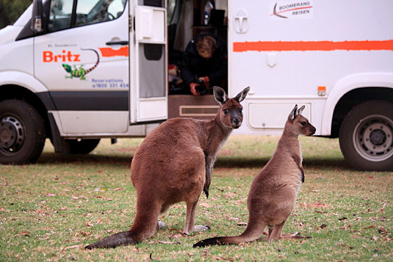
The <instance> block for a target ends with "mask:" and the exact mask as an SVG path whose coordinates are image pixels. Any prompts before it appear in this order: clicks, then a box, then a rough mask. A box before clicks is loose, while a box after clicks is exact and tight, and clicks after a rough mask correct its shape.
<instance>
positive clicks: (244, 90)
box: [233, 86, 250, 103]
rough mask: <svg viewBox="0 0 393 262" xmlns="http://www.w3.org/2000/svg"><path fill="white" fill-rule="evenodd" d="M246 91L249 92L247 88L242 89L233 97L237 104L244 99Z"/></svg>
mask: <svg viewBox="0 0 393 262" xmlns="http://www.w3.org/2000/svg"><path fill="white" fill-rule="evenodd" d="M248 91H250V87H249V86H247V87H246V88H244V89H243V91H241V92H240V93H239V94H237V96H235V97H234V98H233V99H235V100H236V101H237V102H239V103H240V102H241V101H243V100H244V99H245V98H246V96H247V94H248Z"/></svg>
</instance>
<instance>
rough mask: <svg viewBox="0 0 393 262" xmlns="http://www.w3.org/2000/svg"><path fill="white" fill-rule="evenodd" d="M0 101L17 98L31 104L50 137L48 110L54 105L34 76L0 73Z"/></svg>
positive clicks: (52, 108)
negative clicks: (41, 119) (43, 122)
mask: <svg viewBox="0 0 393 262" xmlns="http://www.w3.org/2000/svg"><path fill="white" fill-rule="evenodd" d="M0 94H1V95H0V101H4V100H8V99H19V100H23V101H26V102H28V103H29V104H31V105H32V106H33V107H34V108H35V109H36V110H37V111H38V112H39V114H40V115H41V117H42V118H43V119H44V121H45V129H46V130H47V135H48V138H52V132H51V126H50V122H49V121H50V120H49V117H48V111H49V110H54V109H55V106H54V104H53V101H52V99H51V98H50V95H49V92H48V90H47V89H46V87H45V86H44V85H42V83H40V82H39V81H38V80H37V79H35V78H34V77H32V76H30V75H28V74H25V73H20V72H8V73H7V72H2V73H0Z"/></svg>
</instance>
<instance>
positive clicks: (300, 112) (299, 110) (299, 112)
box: [297, 105, 306, 115]
mask: <svg viewBox="0 0 393 262" xmlns="http://www.w3.org/2000/svg"><path fill="white" fill-rule="evenodd" d="M304 108H306V106H305V105H303V106H302V107H301V108H299V109H298V110H297V114H298V115H301V114H302V112H303V110H304Z"/></svg>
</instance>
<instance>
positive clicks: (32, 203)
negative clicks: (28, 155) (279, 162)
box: [0, 136, 393, 261]
mask: <svg viewBox="0 0 393 262" xmlns="http://www.w3.org/2000/svg"><path fill="white" fill-rule="evenodd" d="M141 141H142V140H141V139H127V140H119V143H118V144H117V145H114V146H110V145H109V141H107V140H104V141H102V142H101V143H100V145H99V146H98V147H97V149H96V150H95V151H94V152H93V153H92V154H90V155H87V156H61V155H55V154H53V153H52V152H53V149H52V148H51V146H50V145H47V146H46V148H45V152H44V154H43V155H42V157H41V158H40V159H39V162H38V163H37V164H35V165H28V166H0V196H1V204H0V261H59V260H61V261H67V260H79V261H90V260H94V261H109V260H110V261H149V260H151V259H153V260H161V261H201V260H205V261H216V260H229V261H253V260H255V261H263V260H266V261H271V260H273V261H275V260H289V261H321V260H322V261H345V260H349V261H363V260H382V261H389V260H391V257H392V255H393V251H392V250H393V239H392V231H393V222H392V215H393V208H392V200H393V181H392V180H393V174H392V173H391V172H380V173H376V172H360V171H355V170H352V169H351V168H350V166H348V165H347V163H346V162H345V161H344V159H343V157H342V155H341V153H340V151H339V147H338V141H337V140H328V139H321V138H314V137H311V138H304V137H302V138H301V141H302V148H303V157H304V166H305V172H306V181H305V183H304V185H303V187H302V190H301V192H300V194H299V197H298V201H297V204H296V208H295V212H294V213H293V215H292V216H291V217H290V218H289V220H288V222H287V224H286V226H285V228H284V231H285V232H296V231H298V232H300V233H301V234H302V235H307V236H311V237H312V239H308V240H303V241H277V242H274V243H267V242H266V241H264V240H263V239H261V240H259V241H256V242H254V243H246V244H243V245H240V246H215V247H209V248H201V249H193V248H192V244H194V243H195V242H197V241H199V240H201V239H204V238H207V237H211V236H216V235H237V234H240V233H241V232H242V231H243V230H244V226H242V222H247V218H248V212H247V208H246V198H247V193H248V190H249V186H250V183H251V181H252V178H253V176H254V175H255V174H257V172H258V171H259V170H260V169H261V168H262V167H263V165H264V164H265V163H266V162H267V161H268V159H269V157H270V156H271V154H272V153H273V151H274V150H275V147H276V145H277V141H278V137H267V136H232V137H231V138H230V139H229V140H228V142H227V144H226V145H225V146H224V147H223V149H222V151H221V154H220V157H219V159H218V161H217V163H216V166H215V169H214V178H213V183H212V186H211V193H210V196H211V197H210V198H209V199H206V198H205V197H204V196H202V197H201V199H200V203H199V207H198V209H197V217H196V223H198V224H207V225H210V226H211V230H210V231H207V232H201V233H196V234H193V235H192V236H189V237H183V236H181V234H179V231H180V230H182V228H183V225H184V220H185V205H184V204H182V203H181V204H177V205H174V206H173V207H172V208H171V209H170V210H169V211H168V212H167V213H166V214H164V215H162V216H161V220H162V221H164V222H165V223H166V224H167V228H166V229H164V230H161V231H159V232H158V233H156V234H155V235H154V236H153V237H152V238H150V239H149V240H146V241H144V242H143V243H140V244H138V245H135V246H128V247H120V248H116V249H109V250H92V251H85V250H84V249H83V246H84V245H86V244H88V243H92V242H94V241H95V240H97V239H99V238H101V237H104V236H107V235H110V234H113V233H114V232H119V231H124V230H127V229H128V228H129V227H130V225H131V224H132V219H133V217H134V215H135V191H134V189H133V187H132V185H131V182H130V171H129V166H130V160H131V157H132V154H133V153H134V152H135V149H136V148H137V147H138V145H139V144H140V143H141ZM47 144H49V143H47Z"/></svg>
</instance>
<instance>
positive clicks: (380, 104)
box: [339, 101, 393, 171]
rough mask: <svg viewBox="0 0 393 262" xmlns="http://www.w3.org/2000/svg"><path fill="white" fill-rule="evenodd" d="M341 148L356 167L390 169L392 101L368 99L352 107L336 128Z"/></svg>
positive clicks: (392, 142) (392, 160) (391, 167)
mask: <svg viewBox="0 0 393 262" xmlns="http://www.w3.org/2000/svg"><path fill="white" fill-rule="evenodd" d="M339 139H340V147H341V151H342V153H343V155H344V157H345V159H347V160H348V161H349V162H350V164H351V165H352V166H353V167H355V168H357V169H360V170H369V171H372V170H375V171H386V170H393V104H391V103H388V102H385V101H369V102H365V103H362V104H360V105H358V106H356V107H354V108H353V109H352V110H351V111H350V112H349V114H348V115H347V116H346V117H345V118H344V121H343V122H342V125H341V128H340V134H339Z"/></svg>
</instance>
